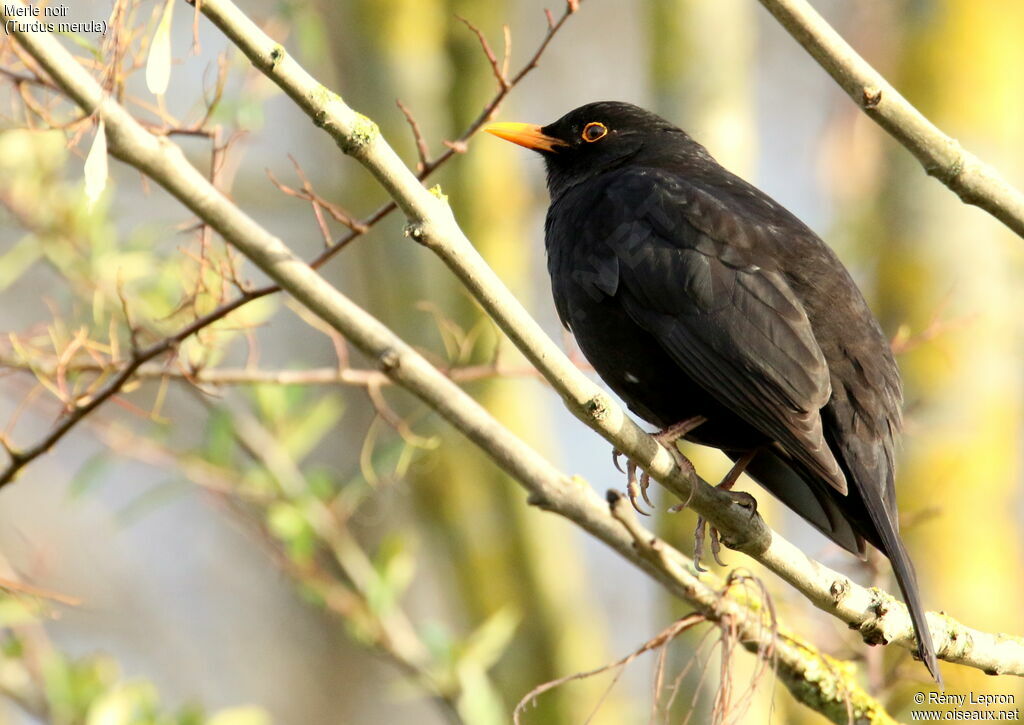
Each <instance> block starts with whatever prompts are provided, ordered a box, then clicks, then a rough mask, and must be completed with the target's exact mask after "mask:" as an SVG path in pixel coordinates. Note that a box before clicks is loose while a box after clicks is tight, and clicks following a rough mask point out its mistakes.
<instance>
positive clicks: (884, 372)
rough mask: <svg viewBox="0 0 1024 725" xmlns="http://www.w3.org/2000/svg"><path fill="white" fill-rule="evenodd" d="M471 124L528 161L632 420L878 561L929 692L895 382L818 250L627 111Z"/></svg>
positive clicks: (855, 294)
mask: <svg viewBox="0 0 1024 725" xmlns="http://www.w3.org/2000/svg"><path fill="white" fill-rule="evenodd" d="M485 130H487V131H489V132H490V133H492V134H494V135H495V136H498V137H500V138H503V139H506V140H508V141H512V142H514V143H517V144H519V145H521V146H525V147H527V148H529V149H533V150H535V151H537V152H539V153H540V154H541V156H542V157H543V159H544V162H545V166H546V167H547V185H548V191H549V193H550V196H551V206H550V208H549V209H548V213H547V220H546V222H545V226H544V228H545V246H546V248H547V260H548V272H549V273H550V275H551V286H552V291H553V293H554V298H555V306H556V308H557V311H558V316H559V318H560V319H561V321H562V323H563V324H564V325H565V326H566V327H567V328H569V330H571V332H572V333H573V335H574V336H575V338H576V341H577V343H578V344H579V347H580V349H581V350H582V352H583V354H584V356H585V357H586V358H587V360H588V361H589V362H590V363H591V364H592V365H593V366H594V369H595V370H596V371H597V374H598V375H599V376H600V377H601V378H602V380H604V382H605V383H606V384H607V385H608V386H609V387H610V388H611V389H612V390H614V391H615V393H616V394H618V396H619V397H620V398H622V400H623V401H625V403H626V404H627V405H628V406H629V408H630V409H631V410H632V411H633V412H634V413H636V414H637V415H639V416H640V417H641V418H643V419H644V420H646V421H648V422H649V423H651V424H653V425H655V426H658V427H660V428H662V429H668V430H669V431H671V430H673V429H675V430H678V431H681V432H682V437H684V438H685V439H686V440H689V441H693V442H695V443H699V444H703V445H707V446H713V447H715V448H718V449H721V450H722V451H723V452H724V453H725V454H726V455H727V456H729V457H730V458H731V459H732V460H733V461H736V462H737V466H736V467H734V469H738V470H734V471H733V472H732V474H731V475H732V477H733V478H735V476H736V475H738V474H739V471H740V470H745V472H746V473H747V474H749V475H750V476H751V477H752V478H753V479H754V480H755V481H757V482H758V483H759V484H760V485H761V486H763V487H764V488H766V489H768V491H770V492H771V493H772V494H773V495H775V496H776V497H778V498H779V499H780V500H781V501H782V502H783V503H785V504H786V505H787V506H789V507H790V508H791V509H793V510H794V511H795V512H796V513H798V514H800V516H802V517H803V518H804V519H806V520H807V521H808V522H809V523H810V524H811V525H813V526H814V527H815V528H817V529H818V530H819V531H821V532H822V533H823V534H824V535H825V536H827V537H828V538H829V539H831V540H832V541H834V542H835V543H836V544H838V545H839V546H841V547H843V548H844V549H846V550H848V551H850V552H852V553H854V554H856V555H859V556H861V557H863V556H864V554H865V542H867V543H870V544H871V545H873V546H874V547H876V548H877V549H879V550H880V551H881V552H882V553H884V554H885V555H886V556H887V557H888V558H889V560H890V562H891V563H892V568H893V570H894V572H895V575H896V581H897V582H898V583H899V587H900V590H901V591H902V592H903V598H904V600H905V601H906V602H907V605H908V607H909V609H910V615H911V618H912V620H913V624H914V630H915V632H916V634H917V641H918V654H919V655H920V657H921V660H922V661H923V662H924V663H925V665H926V666H927V668H928V670H929V672H930V673H931V674H932V676H933V677H934V678H935V679H936V680H937V681H939V682H941V680H940V674H939V670H938V663H937V662H936V657H935V649H934V646H933V645H932V640H931V636H930V634H929V631H928V626H927V623H926V620H925V613H924V608H923V606H922V604H921V598H920V594H919V593H918V587H917V578H916V575H915V573H914V566H913V564H912V563H911V561H910V557H909V555H908V554H907V550H906V548H905V547H904V545H903V541H902V540H901V539H900V535H899V525H898V514H897V511H896V495H895V486H894V469H895V466H894V464H895V456H894V447H895V445H896V439H897V437H898V435H899V432H900V427H901V411H900V409H901V405H902V401H903V393H902V383H901V381H900V375H899V370H898V369H897V367H896V362H895V360H894V359H893V355H892V352H891V350H890V348H889V344H888V341H887V340H886V337H885V336H884V335H883V333H882V330H881V328H880V327H879V325H878V322H877V321H876V320H875V318H874V316H873V315H872V314H871V311H870V310H869V309H868V306H867V303H866V302H865V301H864V297H863V295H861V293H860V291H859V290H858V289H857V286H856V285H855V284H854V282H853V280H852V279H851V278H850V275H849V273H848V272H847V271H846V269H845V268H844V267H843V265H842V263H841V262H840V261H839V258H838V257H837V256H836V254H835V253H834V252H833V251H832V249H831V248H830V247H828V246H827V245H826V244H825V243H824V242H823V241H822V240H821V239H820V238H818V236H817V235H816V234H815V233H814V232H812V231H811V230H810V229H809V228H808V227H807V226H805V225H804V224H803V223H802V222H801V221H800V220H799V219H797V218H796V217H795V216H793V215H792V214H791V213H790V212H788V211H787V210H786V209H784V208H783V207H782V206H781V205H780V204H778V203H777V202H775V201H774V200H772V199H771V198H770V197H769V196H768V195H767V194H765V193H764V192H762V191H760V190H759V189H757V188H755V187H754V186H752V185H751V184H749V183H747V182H746V181H744V180H743V179H741V178H739V177H737V176H735V175H734V174H732V173H730V172H729V171H727V170H726V169H724V168H723V167H721V166H720V165H719V164H718V163H717V162H716V161H715V160H714V159H713V158H712V157H711V155H710V154H709V153H708V152H707V150H706V149H705V148H704V147H703V146H701V145H700V144H699V143H697V142H696V141H694V140H693V139H692V138H690V136H689V135H687V134H686V133H685V132H683V131H682V130H680V129H679V128H677V127H676V126H674V125H673V124H671V123H669V122H668V121H666V120H664V119H663V118H661V117H659V116H657V115H655V114H653V113H650V112H648V111H645V110H643V109H642V108H638V107H637V106H633V105H630V104H627V103H619V102H599V103H590V104H587V105H585V106H581V107H580V108H577V109H575V110H573V111H570V112H569V113H567V114H566V115H564V116H563V117H562V118H560V119H558V120H557V121H555V122H554V123H551V124H549V125H547V126H543V127H541V126H536V125H532V124H525V123H497V124H492V125H490V126H488V127H487V128H486V129H485ZM671 447H672V448H674V447H675V446H674V445H672V446H671ZM634 503H635V502H634Z"/></svg>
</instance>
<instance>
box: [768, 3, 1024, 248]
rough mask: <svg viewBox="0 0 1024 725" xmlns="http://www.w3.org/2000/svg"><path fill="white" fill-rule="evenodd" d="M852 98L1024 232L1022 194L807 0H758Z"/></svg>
mask: <svg viewBox="0 0 1024 725" xmlns="http://www.w3.org/2000/svg"><path fill="white" fill-rule="evenodd" d="M760 2H761V4H762V5H764V7H765V8H766V9H767V10H768V12H770V13H771V14H772V15H773V16H774V17H775V19H776V20H778V21H779V23H780V24H781V25H782V27H784V28H785V29H786V30H787V31H788V32H789V34H790V35H792V36H793V38H794V39H795V40H796V42H798V43H799V44H800V45H802V46H803V47H804V49H805V50H806V51H807V52H808V53H810V54H811V56H812V57H813V58H814V59H815V60H816V61H818V64H819V65H820V66H821V67H822V68H824V69H825V70H826V71H827V72H828V74H829V75H830V76H832V78H833V79H834V80H835V82H836V83H838V84H839V85H840V87H841V88H842V89H843V90H844V91H846V93H847V95H849V96H850V98H852V99H853V101H854V103H856V104H857V105H858V106H860V107H861V108H862V109H863V110H864V112H865V113H866V114H867V115H868V116H869V117H870V118H871V119H872V120H874V121H875V123H877V124H878V125H879V126H881V127H882V128H883V129H885V131H886V132H887V133H888V134H889V135H890V136H892V137H893V138H894V139H896V140H897V141H899V142H900V143H901V144H903V146H905V147H906V148H907V150H909V151H910V152H911V153H912V154H914V156H916V157H917V160H918V161H920V162H921V165H922V166H924V170H925V171H926V172H927V173H928V175H929V176H934V177H935V178H936V179H938V180H939V181H941V182H942V183H943V184H945V185H946V186H947V187H949V189H950V190H952V191H953V192H954V193H956V195H957V196H959V197H960V199H962V200H963V201H964V202H965V203H967V204H973V205H975V206H978V207H980V208H982V209H984V210H985V211H987V212H988V213H989V214H991V215H992V216H994V217H995V218H996V219H998V220H999V221H1001V222H1002V223H1003V224H1005V225H1006V226H1008V227H1009V228H1010V229H1012V230H1013V231H1014V232H1015V233H1016V234H1017V235H1018V236H1021V237H1024V194H1022V193H1021V192H1020V191H1018V190H1017V189H1015V188H1014V187H1013V186H1011V185H1010V184H1009V183H1008V182H1007V181H1006V180H1005V179H1004V178H1003V177H1002V176H1001V175H1000V174H999V172H998V171H996V170H995V169H994V168H993V167H992V166H990V165H988V164H986V163H985V162H983V161H982V160H981V159H979V158H978V157H977V156H975V155H974V154H972V153H970V152H969V151H966V150H965V149H964V148H963V147H962V146H961V145H960V143H959V142H958V141H956V139H953V138H950V137H949V136H947V135H946V134H944V133H943V132H942V131H940V130H939V129H938V128H937V127H936V126H935V124H933V123H932V122H931V121H929V120H928V119H927V118H925V117H924V116H923V115H922V114H921V112H920V111H918V110H917V109H916V108H914V106H912V105H911V104H910V102H909V101H907V99H906V98H904V97H903V96H901V95H900V93H899V91H897V90H896V89H895V88H893V87H892V85H891V84H890V83H889V82H888V81H887V80H885V78H883V77H882V75H881V74H880V73H879V72H878V71H876V70H875V69H874V68H872V67H871V64H870V63H868V62H867V61H866V60H864V59H863V58H862V57H861V56H859V55H858V54H857V51H855V50H854V49H853V48H852V47H850V44H849V43H847V42H846V41H845V40H843V38H842V36H841V35H839V33H837V32H836V31H835V29H834V28H832V26H830V25H829V24H828V23H827V22H825V19H824V18H822V17H821V15H819V14H818V13H817V11H816V10H815V9H814V8H813V7H811V5H810V3H808V2H807V0H760Z"/></svg>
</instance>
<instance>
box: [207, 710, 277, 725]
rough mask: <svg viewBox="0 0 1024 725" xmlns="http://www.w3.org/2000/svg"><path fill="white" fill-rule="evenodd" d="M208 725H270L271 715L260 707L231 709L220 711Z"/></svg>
mask: <svg viewBox="0 0 1024 725" xmlns="http://www.w3.org/2000/svg"><path fill="white" fill-rule="evenodd" d="M207 725H270V715H268V714H267V711H266V710H264V709H263V708H260V707H251V706H250V707H231V708H228V709H226V710H218V711H217V712H216V713H214V715H213V717H211V718H210V719H209V720H208V721H207Z"/></svg>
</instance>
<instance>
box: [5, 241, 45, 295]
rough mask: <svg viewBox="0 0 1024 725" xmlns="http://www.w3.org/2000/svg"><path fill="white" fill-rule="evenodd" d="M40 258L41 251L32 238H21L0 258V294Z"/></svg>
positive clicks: (37, 243)
mask: <svg viewBox="0 0 1024 725" xmlns="http://www.w3.org/2000/svg"><path fill="white" fill-rule="evenodd" d="M42 256H43V250H42V249H41V248H40V247H39V242H38V240H37V239H36V238H35V237H34V236H32V235H29V236H27V237H22V238H21V240H20V241H18V242H17V243H16V244H15V245H14V246H13V247H11V249H9V250H8V251H7V252H6V253H5V254H4V255H2V256H0V292H3V291H4V290H5V289H7V288H8V287H10V286H11V284H12V283H13V282H14V281H16V280H17V279H18V278H19V277H21V275H23V274H24V273H25V271H26V270H27V269H28V268H29V267H31V266H32V265H33V264H34V263H35V261H36V260H37V259H39V258H40V257H42Z"/></svg>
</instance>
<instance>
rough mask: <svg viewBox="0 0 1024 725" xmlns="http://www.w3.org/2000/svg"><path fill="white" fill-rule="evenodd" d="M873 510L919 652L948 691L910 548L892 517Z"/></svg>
mask: <svg viewBox="0 0 1024 725" xmlns="http://www.w3.org/2000/svg"><path fill="white" fill-rule="evenodd" d="M879 504H881V502H879ZM874 509H875V507H873V506H870V505H869V506H868V511H869V513H870V514H871V518H872V519H873V520H874V521H873V523H874V524H875V529H876V531H877V533H878V535H879V538H880V539H881V541H880V543H881V544H882V545H881V547H880V548H881V550H882V553H883V554H885V555H886V556H887V557H888V558H889V561H890V562H891V563H892V571H893V573H894V574H895V575H896V583H897V584H899V587H900V591H901V592H902V593H903V601H905V602H906V603H907V609H908V610H910V619H911V621H912V622H913V623H914V634H916V635H917V653H918V655H920V657H921V661H922V662H923V663H924V666H925V667H927V668H928V671H929V672H930V673H931V675H932V677H933V678H935V681H936V682H937V683H938V684H939V688H940V689H945V685H944V684H943V682H942V673H940V672H939V661H938V658H937V657H936V656H935V645H934V644H933V643H932V635H931V632H930V631H929V629H928V620H927V619H926V618H925V615H924V605H922V604H921V594H920V592H919V591H918V589H917V574H916V573H915V571H914V564H913V563H912V562H911V561H910V556H909V555H908V554H907V549H906V547H904V546H903V540H902V539H901V538H900V535H899V533H898V532H897V531H896V527H895V526H894V525H893V524H892V522H891V521H890V519H889V517H888V516H887V515H886V514H885V512H884V511H883V512H881V516H876V511H875V510H874ZM879 519H881V520H879Z"/></svg>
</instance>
